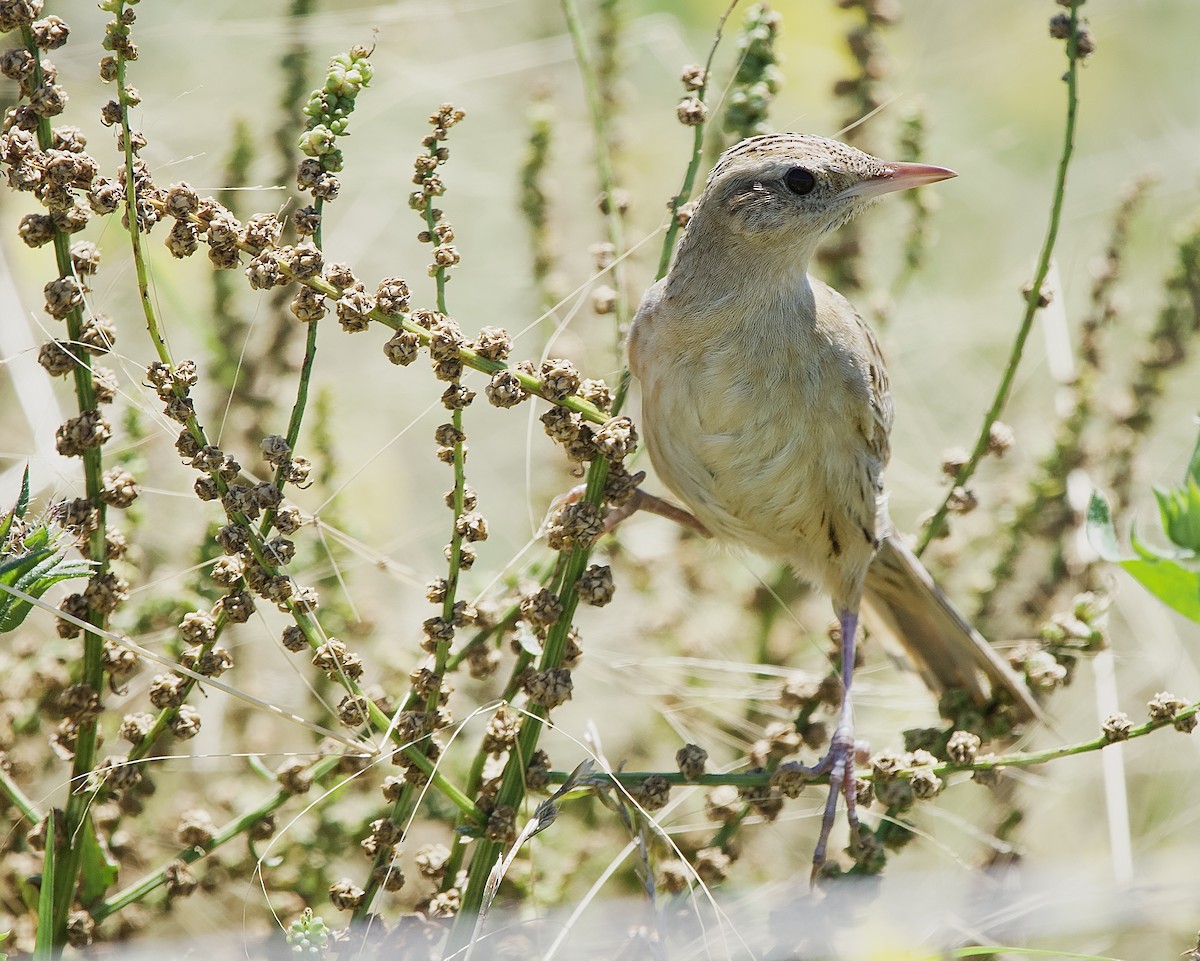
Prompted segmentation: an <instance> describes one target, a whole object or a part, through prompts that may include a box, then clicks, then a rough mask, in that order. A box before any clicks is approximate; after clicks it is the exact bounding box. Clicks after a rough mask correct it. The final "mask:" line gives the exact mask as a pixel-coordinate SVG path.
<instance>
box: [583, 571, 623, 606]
mask: <svg viewBox="0 0 1200 961" xmlns="http://www.w3.org/2000/svg"><path fill="white" fill-rule="evenodd" d="M575 588H576V590H577V591H578V592H579V599H580V600H581V601H583V602H584V603H585V604H590V605H592V606H593V607H604V605H606V604H608V603H609V602H610V601H611V600H612V599H613V595H614V594H615V593H616V590H617V588H616V585H615V584H614V583H613V575H612V568H611V567H608V566H607V565H603V564H592V565H591V566H590V567H589V568H588V569H587V570H586V571H584V572H583V574H582V575H581V576H580V578H579V580H578V581H577V582H576V584H575Z"/></svg>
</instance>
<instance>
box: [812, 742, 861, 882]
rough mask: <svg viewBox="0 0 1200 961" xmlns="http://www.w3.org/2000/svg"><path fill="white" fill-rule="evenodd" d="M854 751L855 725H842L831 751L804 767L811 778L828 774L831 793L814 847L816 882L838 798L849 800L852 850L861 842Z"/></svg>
mask: <svg viewBox="0 0 1200 961" xmlns="http://www.w3.org/2000/svg"><path fill="white" fill-rule="evenodd" d="M855 754H856V744H855V741H854V727H853V725H851V724H844V723H843V724H839V725H838V727H837V730H835V731H834V732H833V739H832V740H831V741H830V742H829V751H828V752H827V753H826V755H825V756H824V757H823V758H821V760H819V761H818V762H817V763H816V764H814V765H813V766H812V767H810V768H805V769H804V773H805V774H807V775H809V776H811V777H818V776H820V775H823V774H828V775H829V796H828V798H826V800H825V811H824V813H823V814H822V815H821V832H820V834H819V835H818V836H817V845H816V847H815V848H813V859H812V876H811V877H812V883H813V884H814V885H815V884H816V883H817V882H818V881H819V880H820V877H821V873H822V870H823V868H824V866H825V857H826V852H827V851H828V848H829V836H830V834H832V833H833V824H834V821H835V820H836V819H837V809H838V798H839V797H844V798H845V799H846V819H847V821H849V823H850V847H851V849H853V848H854V847H855V846H856V845H857V844H858V834H859V823H858V786H857V783H856V780H855V776H854V758H855Z"/></svg>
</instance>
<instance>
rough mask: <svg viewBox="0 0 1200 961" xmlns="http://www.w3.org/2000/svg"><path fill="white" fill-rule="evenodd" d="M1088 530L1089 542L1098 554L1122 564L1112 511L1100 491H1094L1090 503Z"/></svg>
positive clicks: (1107, 559)
mask: <svg viewBox="0 0 1200 961" xmlns="http://www.w3.org/2000/svg"><path fill="white" fill-rule="evenodd" d="M1086 530H1087V538H1088V541H1089V542H1090V543H1091V545H1092V547H1093V548H1094V549H1095V551H1096V553H1097V554H1099V555H1100V556H1101V557H1102V558H1103V559H1104V560H1106V561H1109V562H1111V563H1113V564H1119V563H1120V562H1121V560H1122V557H1121V546H1120V544H1119V543H1118V542H1117V530H1116V528H1115V527H1113V521H1112V510H1111V508H1109V506H1108V501H1107V500H1106V499H1105V497H1104V495H1103V494H1101V493H1100V492H1099V491H1092V499H1091V500H1090V501H1088V509H1087V521H1086Z"/></svg>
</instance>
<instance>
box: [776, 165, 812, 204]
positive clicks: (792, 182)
mask: <svg viewBox="0 0 1200 961" xmlns="http://www.w3.org/2000/svg"><path fill="white" fill-rule="evenodd" d="M783 183H784V186H786V187H787V189H788V190H790V191H791V192H792V193H794V194H796V195H797V196H799V197H803V196H804V195H805V194H810V193H812V189H813V187H815V186H816V185H817V178H816V177H814V176H813V175H812V171H811V170H805V169H804V168H803V167H793V168H792V169H791V170H789V171H788V172H787V173H785V174H784V175H783Z"/></svg>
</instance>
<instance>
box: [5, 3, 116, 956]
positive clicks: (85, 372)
mask: <svg viewBox="0 0 1200 961" xmlns="http://www.w3.org/2000/svg"><path fill="white" fill-rule="evenodd" d="M21 41H22V43H23V44H24V46H25V49H26V50H28V51H29V53H30V54H31V55H32V56H33V63H34V68H33V77H32V82H33V86H34V88H37V87H39V86H41V85H42V83H43V82H44V77H45V75H44V73H43V70H42V51H41V50H39V49H38V47H37V44H36V43H34V39H33V32H32V31H31V29H30V27H29V26H28V25H23V26H22V27H21ZM53 139H54V135H53V132H52V130H51V125H50V120H49V119H48V118H46V117H38V120H37V140H38V146H39V147H40V148H41V149H42V150H49V149H50V148H51V146H52V144H53ZM54 259H55V264H56V266H57V268H58V275H59V276H60V277H70V276H74V275H75V268H74V265H73V264H72V262H71V243H70V237H69V236H68V235H67V234H65V233H63V232H62V231H61V230H58V229H57V228H56V229H55V231H54ZM66 320H67V336H68V338H69V339H70V340H71V342H73V343H78V342H79V340H80V335H81V332H82V329H83V309H82V308H81V307H76V308H75V309H73V310H72V311H71V312H70V313H69V314H68V315H67V318H66ZM78 354H79V356H78V362H77V363H76V365H75V367H74V370H73V372H72V377H73V379H74V382H75V396H76V399H77V400H78V403H79V410H80V411H81V412H83V411H87V410H94V409H96V406H97V405H96V392H95V389H94V387H93V384H92V366H91V361H90V360H88V359H87V353H86V352H85V351H79V352H78ZM103 466H104V465H103V458H102V456H101V453H100V448H99V447H92V448H89V449H87V450H85V451H84V452H83V475H84V488H85V491H86V493H87V498H88V500H89V501H91V503H92V506H93V507H94V508H95V510H96V512H97V525H96V529H95V530H94V531H93V532H92V533H91V534H90V536H89V537H88V547H87V556H88V559H89V560H91V561H92V562H93V563H94V564H95V565H96V566H95V570H94V573H93V576H101V575H103V574H105V573H106V572H107V571H108V550H107V546H106V543H105V529H106V524H107V508H106V506H105V504H104V501H102V500H101V499H100V491H101V488H102V486H103V480H102V478H101V474H102V473H103ZM87 621H88V622H89V623H90V624H92V625H94V626H95V627H97V628H101V629H103V628H105V627H106V624H107V617H106V616H105V614H104V613H103V612H101V611H97V610H94V609H90V608H89V610H88V615H87ZM103 657H104V641H103V639H102V638H101V637H100V635H99V634H93V633H90V632H86V631H85V632H84V635H83V659H82V664H81V672H80V674H81V676H80V678H79V679H80V681H81V682H82V683H83V684H86V685H87V686H88V687H90V688H91V689H92V690H94V691H96V692H97V693H98V694H99V693H100V692H102V691H103V690H104V660H103ZM98 743H99V742H98V738H97V732H96V720H95V719H94V718H92V719H89V720H86V721H84V722H83V723H81V724H80V726H79V729H78V731H77V732H76V736H75V745H74V750H75V757H74V761H73V763H72V767H71V785H72V788H73V789H74V788H75V787H77V786H79V785H81V784H83V781H84V778H86V776H87V774H88V773H89V772H90V771H91V770H92V767H93V766H94V765H95V761H96V748H97V746H98ZM89 800H90V799H89V797H88V796H87V795H86V794H78V793H76V792H75V791H74V790H72V792H71V795H70V798H69V799H68V801H67V809H66V834H67V836H66V837H65V838H64V839H62V841H63V843H62V844H61V845H60V846H57V847H55V848H53V849H52V853H51V854H50V855H48V857H53V858H54V860H55V862H56V863H55V868H56V870H55V872H54V881H53V887H54V890H53V904H54V911H53V914H54V916H53V918H52V919H51V922H50V923H49V924H41V923H39V925H38V931H39V935H40V934H41V933H42V932H46V931H49V932H50V933H51V939H52V944H45V943H42V938H41V937H39V939H38V945H37V948H38V950H39V952H49V953H51V954H54V955H56V956H57V954H58V953H59V951H60V950H61V946H62V945H64V944H65V943H66V938H67V915H68V914H69V913H70V910H71V904H72V902H73V900H74V891H75V880H76V878H77V877H78V875H79V871H80V868H81V866H82V863H83V862H82V858H83V845H82V844H79V843H76V842H77V840H78V838H79V836H80V833H81V831H82V830H83V822H84V819H85V818H86V817H88V810H89Z"/></svg>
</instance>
